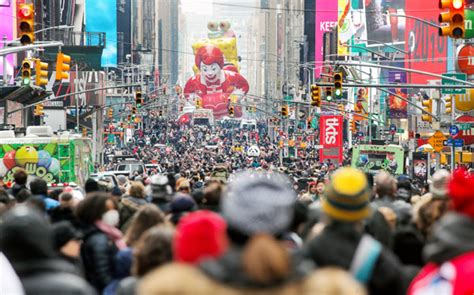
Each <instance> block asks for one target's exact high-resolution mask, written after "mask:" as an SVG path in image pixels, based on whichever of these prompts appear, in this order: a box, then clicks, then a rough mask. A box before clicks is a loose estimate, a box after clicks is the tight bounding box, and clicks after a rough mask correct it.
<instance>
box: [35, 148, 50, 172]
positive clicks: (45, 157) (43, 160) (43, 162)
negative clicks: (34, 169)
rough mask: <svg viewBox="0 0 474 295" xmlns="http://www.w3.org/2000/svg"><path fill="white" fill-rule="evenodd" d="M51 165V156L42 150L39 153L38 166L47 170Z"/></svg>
mask: <svg viewBox="0 0 474 295" xmlns="http://www.w3.org/2000/svg"><path fill="white" fill-rule="evenodd" d="M50 164H51V156H50V155H49V153H48V152H47V151H44V150H41V151H39V152H38V166H40V167H44V168H47V167H49V165H50Z"/></svg>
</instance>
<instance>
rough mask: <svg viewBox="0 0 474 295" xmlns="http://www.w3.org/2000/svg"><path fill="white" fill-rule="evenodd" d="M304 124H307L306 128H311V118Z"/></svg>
mask: <svg viewBox="0 0 474 295" xmlns="http://www.w3.org/2000/svg"><path fill="white" fill-rule="evenodd" d="M306 124H307V129H311V119H308V121H307V122H306Z"/></svg>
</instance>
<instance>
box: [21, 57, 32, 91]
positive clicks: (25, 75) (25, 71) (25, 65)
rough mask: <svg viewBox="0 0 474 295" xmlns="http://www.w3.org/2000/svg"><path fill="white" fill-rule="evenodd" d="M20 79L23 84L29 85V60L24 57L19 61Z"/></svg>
mask: <svg viewBox="0 0 474 295" xmlns="http://www.w3.org/2000/svg"><path fill="white" fill-rule="evenodd" d="M21 79H22V84H23V85H30V82H31V61H29V60H27V59H24V60H23V62H22V63H21Z"/></svg>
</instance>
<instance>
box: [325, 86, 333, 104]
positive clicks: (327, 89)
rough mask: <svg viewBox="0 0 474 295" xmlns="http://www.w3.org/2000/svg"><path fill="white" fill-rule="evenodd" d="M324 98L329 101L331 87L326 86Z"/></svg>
mask: <svg viewBox="0 0 474 295" xmlns="http://www.w3.org/2000/svg"><path fill="white" fill-rule="evenodd" d="M326 99H327V100H328V101H329V100H331V99H332V88H331V87H326Z"/></svg>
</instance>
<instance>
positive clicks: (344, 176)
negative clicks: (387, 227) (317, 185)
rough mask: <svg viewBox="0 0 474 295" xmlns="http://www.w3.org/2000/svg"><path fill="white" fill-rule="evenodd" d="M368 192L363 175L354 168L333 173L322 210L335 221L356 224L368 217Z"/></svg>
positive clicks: (323, 200)
mask: <svg viewBox="0 0 474 295" xmlns="http://www.w3.org/2000/svg"><path fill="white" fill-rule="evenodd" d="M369 200H370V190H369V185H368V181H367V177H366V176H365V174H364V173H363V172H362V171H360V170H357V169H355V168H344V169H340V170H338V171H337V172H335V173H334V174H333V176H332V179H331V183H330V185H329V186H327V188H326V192H325V198H323V199H322V209H323V212H324V213H326V214H327V215H328V216H329V217H331V218H332V219H335V220H340V221H346V222H356V221H360V220H362V219H364V218H366V217H368V216H369V215H370V206H369Z"/></svg>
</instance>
